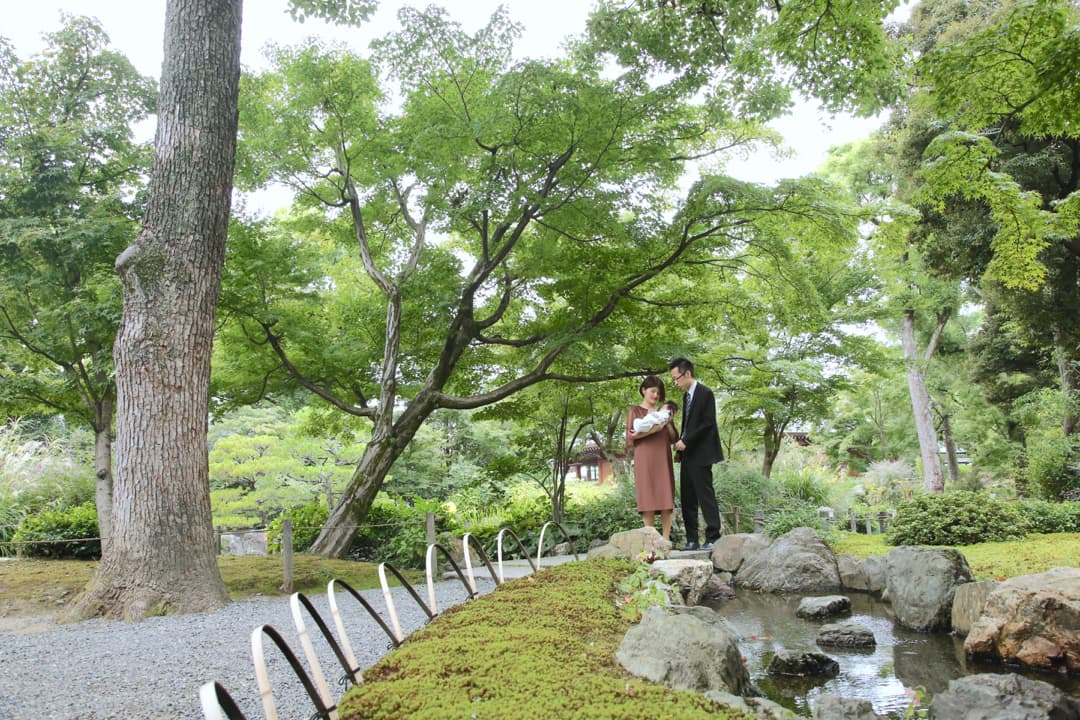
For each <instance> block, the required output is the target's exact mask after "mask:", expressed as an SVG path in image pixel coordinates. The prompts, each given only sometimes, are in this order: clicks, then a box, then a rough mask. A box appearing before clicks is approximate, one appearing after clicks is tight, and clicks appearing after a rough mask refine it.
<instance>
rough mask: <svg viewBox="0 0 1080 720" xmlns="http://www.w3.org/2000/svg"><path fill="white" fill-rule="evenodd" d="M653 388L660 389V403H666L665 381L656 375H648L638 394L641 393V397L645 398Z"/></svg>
mask: <svg viewBox="0 0 1080 720" xmlns="http://www.w3.org/2000/svg"><path fill="white" fill-rule="evenodd" d="M651 387H655V388H660V402H661V403H663V402H664V381H663V380H661V379H660V378H658V377H656V376H655V375H646V376H645V379H644V380H642V381H641V387H639V388H638V392H639V393H641V397H645V391H646V390H647V389H649V388H651Z"/></svg>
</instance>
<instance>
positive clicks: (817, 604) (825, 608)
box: [795, 595, 851, 620]
mask: <svg viewBox="0 0 1080 720" xmlns="http://www.w3.org/2000/svg"><path fill="white" fill-rule="evenodd" d="M849 612H851V599H850V598H847V597H845V596H843V595H821V596H819V597H804V598H803V599H802V600H800V601H799V607H798V608H797V609H796V610H795V617H801V618H805V619H807V620H821V619H822V618H827V617H833V616H835V615H845V614H847V613H849Z"/></svg>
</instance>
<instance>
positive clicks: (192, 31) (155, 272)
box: [73, 0, 242, 620]
mask: <svg viewBox="0 0 1080 720" xmlns="http://www.w3.org/2000/svg"><path fill="white" fill-rule="evenodd" d="M241 6H242V3H241V0H169V3H168V7H167V11H166V19H165V60H164V64H163V66H162V77H161V91H160V97H159V101H158V126H157V134H156V136H155V140H154V151H155V155H154V166H153V171H152V173H151V177H150V185H149V192H148V199H147V206H146V214H145V216H144V219H143V226H142V232H141V233H140V234H139V237H138V238H136V240H135V241H134V242H133V243H132V244H131V246H129V247H128V248H127V249H126V250H125V251H124V252H123V253H122V254H121V255H120V257H119V258H117V261H116V267H117V271H118V273H119V274H120V278H121V281H122V283H123V289H124V313H123V317H122V319H121V322H120V328H119V331H118V333H117V339H116V345H115V347H114V359H115V361H116V389H117V433H116V472H115V478H114V492H113V530H112V538H111V541H110V542H109V544H108V549H107V552H105V553H104V555H103V557H102V561H101V564H100V565H99V567H98V571H97V573H96V575H95V576H94V581H93V584H92V587H91V589H90V590H89V591H88V592H87V593H86V594H85V595H84V596H83V597H82V598H81V599H80V601H79V602H78V603H77V604H76V606H75V608H74V609H73V614H74V615H75V616H77V617H89V616H96V615H103V616H108V617H122V618H125V619H128V620H138V619H141V618H144V617H147V616H150V615H156V614H162V613H166V612H198V611H204V610H210V609H214V608H218V607H221V606H223V605H224V604H225V603H227V602H228V595H227V593H226V591H225V586H224V583H223V582H222V580H221V575H220V573H219V572H218V568H217V559H216V555H215V547H214V529H213V524H212V520H211V514H210V491H209V480H208V476H209V471H208V455H207V446H206V431H207V422H208V421H207V418H208V411H209V384H210V350H211V345H212V341H213V331H214V313H215V308H216V305H217V298H218V292H219V290H220V285H221V269H222V263H223V261H224V257H225V238H226V233H227V229H228V220H229V210H230V199H231V194H232V177H233V164H234V159H235V150H236V131H237V99H238V92H239V79H240V23H241Z"/></svg>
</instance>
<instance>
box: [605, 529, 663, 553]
mask: <svg viewBox="0 0 1080 720" xmlns="http://www.w3.org/2000/svg"><path fill="white" fill-rule="evenodd" d="M608 544H609V545H614V546H615V548H616V549H617V550H618V551H619V555H621V556H622V557H625V558H629V559H631V560H637V559H639V557H640V556H641V555H642V554H647V553H649V552H657V553H660V554H662V555H663V556H664V557H667V556H669V555H671V548H672V547H674V546H673V545H672V544H671V541H670V540H665V539H664V538H663V536H662V535H661V534H660V533H658V532H657V531H656V528H651V527H639V528H635V529H633V530H625V531H623V532H617V533H615V534H614V535H612V536H611V539H610V540H608Z"/></svg>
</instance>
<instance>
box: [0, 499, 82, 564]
mask: <svg viewBox="0 0 1080 720" xmlns="http://www.w3.org/2000/svg"><path fill="white" fill-rule="evenodd" d="M12 541H13V542H16V543H29V544H27V545H20V546H18V547H20V549H21V551H22V553H23V554H24V555H28V556H30V557H48V558H75V559H79V560H86V559H92V558H99V557H101V540H100V539H98V522H97V509H96V508H95V507H94V503H90V502H87V503H83V504H81V505H72V506H70V507H66V508H59V509H48V510H43V511H41V512H39V513H36V514H34V515H28V516H27V517H25V518H23V521H22V523H20V525H19V529H18V530H16V531H15V535H14V536H13V537H12Z"/></svg>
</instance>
